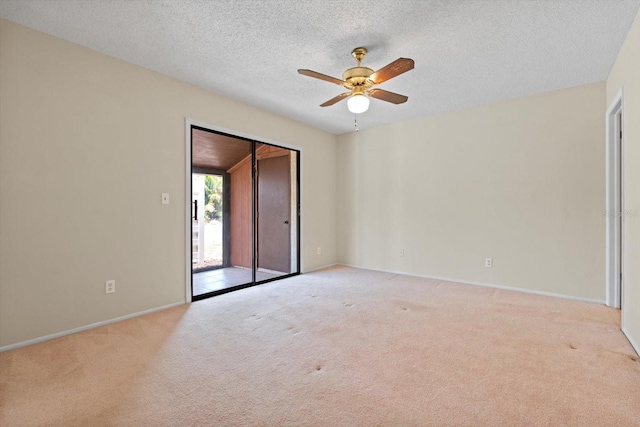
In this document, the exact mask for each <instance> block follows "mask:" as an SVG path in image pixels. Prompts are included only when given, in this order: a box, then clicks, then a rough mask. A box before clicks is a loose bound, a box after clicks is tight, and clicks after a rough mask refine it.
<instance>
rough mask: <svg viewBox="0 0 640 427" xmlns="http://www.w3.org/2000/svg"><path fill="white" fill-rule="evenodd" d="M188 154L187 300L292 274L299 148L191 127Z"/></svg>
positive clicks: (297, 222) (297, 217) (295, 269)
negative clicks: (189, 236)
mask: <svg viewBox="0 0 640 427" xmlns="http://www.w3.org/2000/svg"><path fill="white" fill-rule="evenodd" d="M191 153H192V154H191V157H192V158H191V165H192V166H191V167H192V172H193V173H192V180H191V186H192V200H191V203H192V206H193V210H192V213H193V216H192V221H193V229H194V231H193V233H194V234H193V239H192V240H193V242H194V243H193V244H192V249H191V253H192V266H193V267H192V300H198V299H202V298H206V297H209V296H213V295H218V294H221V293H225V292H229V291H232V290H236V289H241V288H244V287H247V286H253V285H255V284H259V283H264V282H267V281H271V280H276V279H278V278H282V277H288V276H291V275H294V274H298V273H299V272H300V269H299V257H300V245H299V228H300V215H299V210H300V209H299V163H300V162H299V157H300V155H299V152H298V151H297V150H292V149H289V148H284V147H279V146H276V145H272V144H266V143H263V142H257V141H253V140H249V139H245V138H240V137H236V136H233V135H228V134H224V133H220V132H215V131H211V130H208V129H203V128H199V127H196V126H192V129H191ZM194 210H195V211H197V212H194Z"/></svg>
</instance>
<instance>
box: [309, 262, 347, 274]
mask: <svg viewBox="0 0 640 427" xmlns="http://www.w3.org/2000/svg"><path fill="white" fill-rule="evenodd" d="M336 265H344V264H339V263H337V262H334V263H333V264H327V265H323V266H322V267H315V268H312V269H311V270H304V271H303V272H302V274H307V273H313V272H314V271H318V270H324V269H325V268H329V267H335V266H336Z"/></svg>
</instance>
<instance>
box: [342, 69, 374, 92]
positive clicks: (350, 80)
mask: <svg viewBox="0 0 640 427" xmlns="http://www.w3.org/2000/svg"><path fill="white" fill-rule="evenodd" d="M371 74H373V70H372V69H371V68H368V67H353V68H349V69H348V70H347V71H345V72H344V73H342V80H344V82H345V83H344V87H346V88H347V89H351V90H353V91H356V92H358V93H361V92H364V91H366V90H368V89H369V88H370V87H371V86H373V85H374V84H375V83H374V82H373V81H371V79H369V76H370V75H371Z"/></svg>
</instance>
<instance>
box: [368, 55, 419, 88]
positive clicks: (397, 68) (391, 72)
mask: <svg viewBox="0 0 640 427" xmlns="http://www.w3.org/2000/svg"><path fill="white" fill-rule="evenodd" d="M413 64H414V62H413V59H409V58H398V59H396V60H395V61H393V62H392V63H391V64H389V65H386V66H384V67H382V68H380V69H379V70H378V71H376V72H375V73H373V74H371V76H369V79H371V80H373V82H374V83H375V84H377V85H379V84H380V83H383V82H386V81H387V80H389V79H392V78H394V77H396V76H399V75H400V74H402V73H406V72H407V71H409V70H413Z"/></svg>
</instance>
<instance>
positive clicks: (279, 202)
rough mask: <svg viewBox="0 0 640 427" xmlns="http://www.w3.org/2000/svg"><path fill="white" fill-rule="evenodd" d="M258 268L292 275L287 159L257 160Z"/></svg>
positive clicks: (289, 187)
mask: <svg viewBox="0 0 640 427" xmlns="http://www.w3.org/2000/svg"><path fill="white" fill-rule="evenodd" d="M257 192H258V268H264V269H268V270H274V271H279V272H283V273H289V272H290V271H291V166H290V160H289V155H286V156H279V157H271V158H267V159H262V160H258V189H257Z"/></svg>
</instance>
